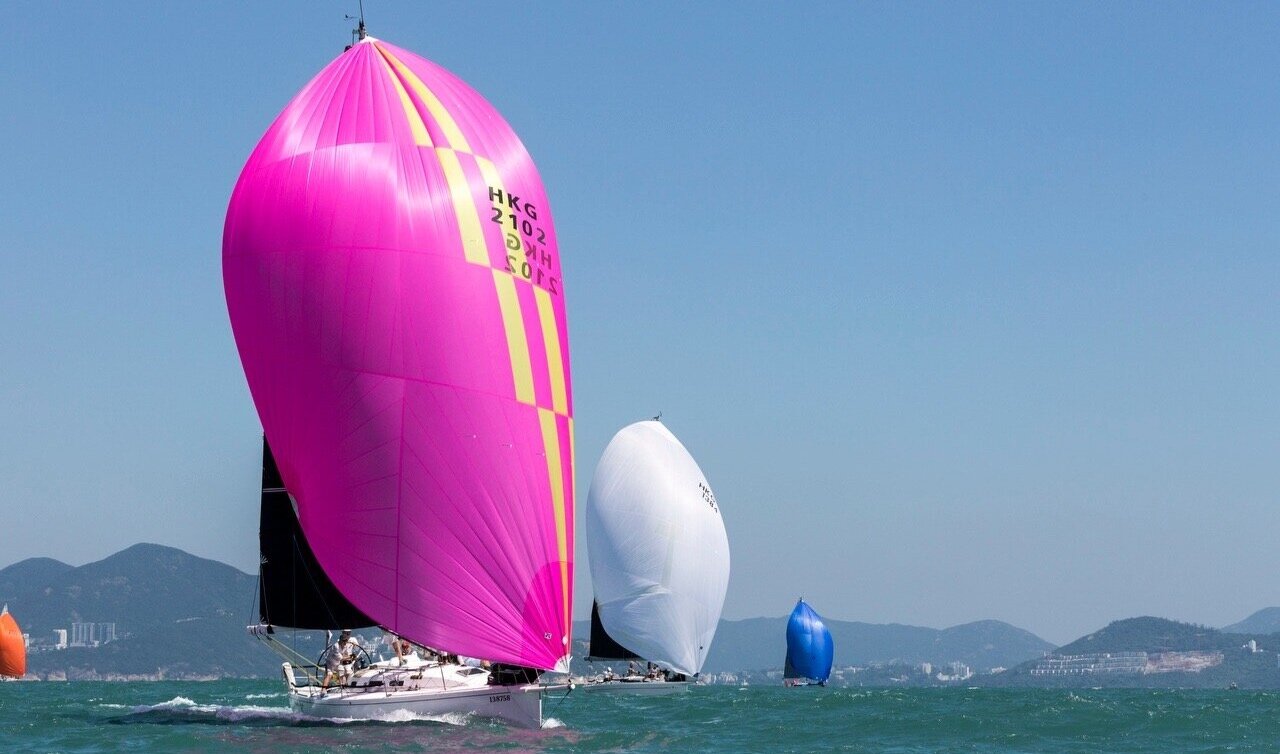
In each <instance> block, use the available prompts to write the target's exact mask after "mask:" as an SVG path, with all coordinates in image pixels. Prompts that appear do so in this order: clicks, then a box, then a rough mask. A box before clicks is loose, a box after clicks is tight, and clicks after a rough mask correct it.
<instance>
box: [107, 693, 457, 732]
mask: <svg viewBox="0 0 1280 754" xmlns="http://www.w3.org/2000/svg"><path fill="white" fill-rule="evenodd" d="M270 696H274V695H272V694H260V695H257V697H259V698H265V697H270ZM99 706H100V707H104V708H107V709H127V710H129V712H128V714H125V715H122V716H120V717H116V718H113V719H112V720H110V722H112V723H117V724H130V723H146V724H151V725H184V724H186V725H200V724H204V725H242V726H243V725H248V726H272V725H285V726H297V727H314V726H346V725H381V724H397V725H403V724H405V723H426V724H431V725H453V726H462V725H466V724H467V723H468V722H469V721H470V718H471V715H470V714H469V713H461V712H445V713H441V714H436V715H427V714H418V713H415V712H410V711H408V710H393V711H390V712H387V713H386V714H382V715H378V716H376V717H372V718H365V719H361V720H352V719H349V718H341V717H317V716H312V715H305V714H303V713H301V712H295V711H293V710H292V709H290V708H288V707H264V706H261V705H253V704H243V705H221V704H199V703H197V702H195V701H193V700H191V699H188V698H187V697H184V696H178V697H174V698H173V699H170V700H168V701H166V702H160V703H159V704H141V705H134V706H127V705H123V704H103V705H99Z"/></svg>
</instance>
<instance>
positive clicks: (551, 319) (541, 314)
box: [533, 285, 569, 415]
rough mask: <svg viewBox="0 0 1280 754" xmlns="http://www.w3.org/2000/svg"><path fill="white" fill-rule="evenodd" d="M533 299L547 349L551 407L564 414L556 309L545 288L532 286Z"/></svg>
mask: <svg viewBox="0 0 1280 754" xmlns="http://www.w3.org/2000/svg"><path fill="white" fill-rule="evenodd" d="M533 300H534V301H536V302H537V304H538V319H539V321H540V322H541V323H542V343H543V345H544V346H546V349H547V371H548V373H549V374H548V376H549V377H550V378H551V408H552V409H553V410H554V411H555V412H556V413H557V414H561V415H564V414H566V413H568V411H569V402H568V400H567V399H566V397H565V386H564V360H563V359H562V358H561V356H560V328H559V327H557V326H556V311H555V309H554V308H552V304H551V294H550V293H547V291H546V289H544V288H539V287H538V286H536V285H535V286H533Z"/></svg>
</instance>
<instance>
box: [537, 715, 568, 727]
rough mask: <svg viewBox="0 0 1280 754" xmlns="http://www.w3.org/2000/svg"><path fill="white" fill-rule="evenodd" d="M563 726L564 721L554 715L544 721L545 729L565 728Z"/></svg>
mask: <svg viewBox="0 0 1280 754" xmlns="http://www.w3.org/2000/svg"><path fill="white" fill-rule="evenodd" d="M563 727H564V723H563V722H561V721H560V720H557V719H556V718H554V717H548V718H547V719H546V720H545V721H543V723H542V729H543V730H551V729H552V728H563Z"/></svg>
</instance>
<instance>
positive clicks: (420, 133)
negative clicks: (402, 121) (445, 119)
mask: <svg viewBox="0 0 1280 754" xmlns="http://www.w3.org/2000/svg"><path fill="white" fill-rule="evenodd" d="M377 49H378V52H381V53H382V54H381V55H379V56H378V60H380V61H382V67H383V68H384V69H386V71H387V76H389V77H390V78H391V83H392V84H394V85H395V87H396V92H397V93H398V94H399V95H400V104H401V106H403V107H404V114H405V117H407V118H408V119H409V130H410V131H412V132H413V143H414V144H416V145H418V146H420V147H429V146H431V134H429V133H427V124H426V123H424V122H423V121H422V115H421V114H420V113H418V108H417V107H415V106H414V104H413V100H412V99H410V98H409V93H408V92H406V91H405V89H404V84H402V83H400V77H399V76H397V75H396V74H395V71H393V70H391V65H390V64H389V63H387V57H386V53H385V52H384V51H383V50H382V48H381V47H379V48H377Z"/></svg>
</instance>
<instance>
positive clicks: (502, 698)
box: [489, 694, 511, 704]
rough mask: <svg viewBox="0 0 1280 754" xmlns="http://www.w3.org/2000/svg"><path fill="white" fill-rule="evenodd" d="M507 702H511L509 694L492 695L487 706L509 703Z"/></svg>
mask: <svg viewBox="0 0 1280 754" xmlns="http://www.w3.org/2000/svg"><path fill="white" fill-rule="evenodd" d="M509 701H511V695H510V694H493V695H491V696H490V697H489V704H496V703H498V702H509Z"/></svg>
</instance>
